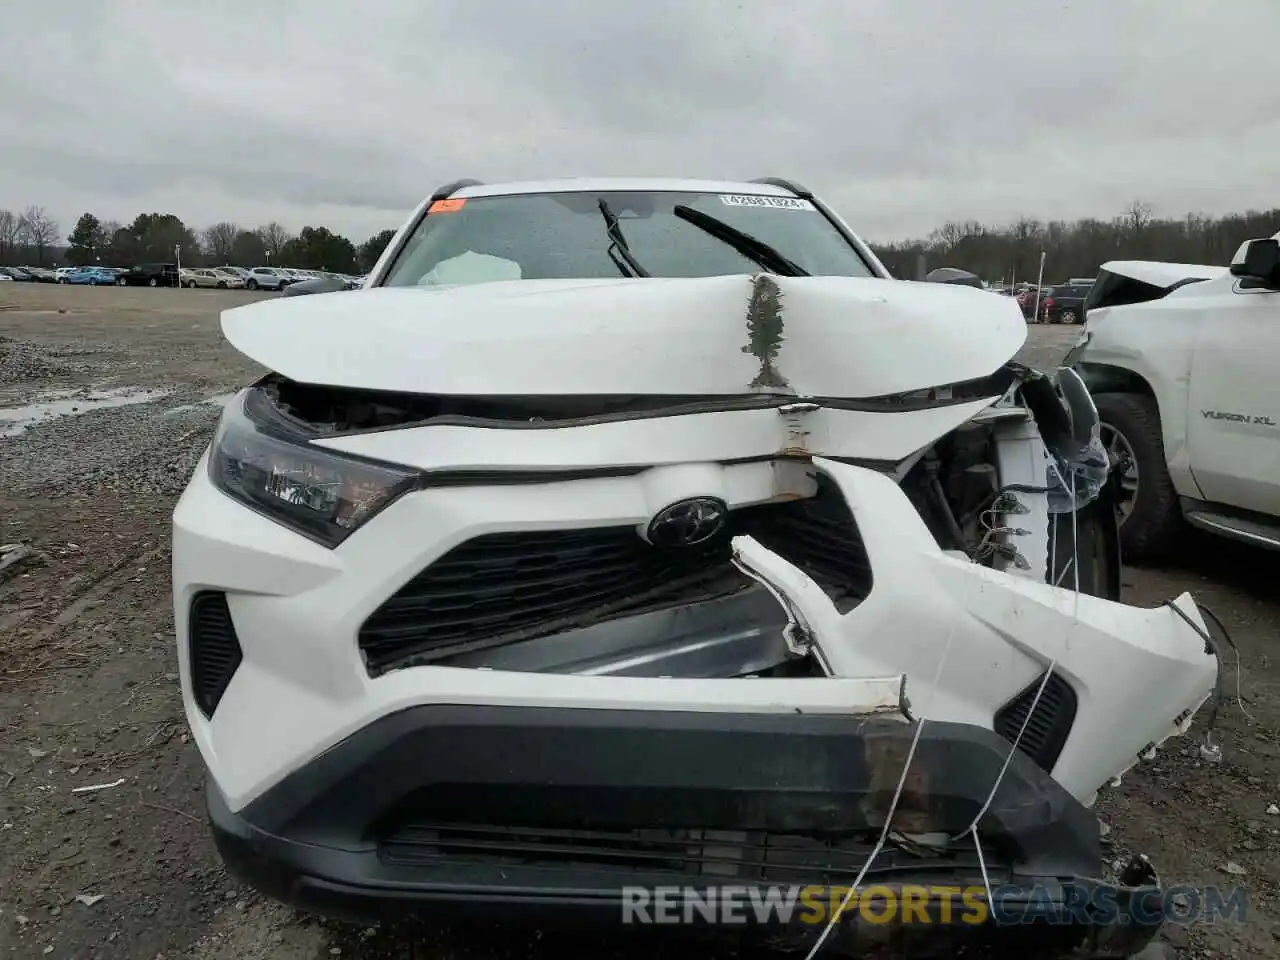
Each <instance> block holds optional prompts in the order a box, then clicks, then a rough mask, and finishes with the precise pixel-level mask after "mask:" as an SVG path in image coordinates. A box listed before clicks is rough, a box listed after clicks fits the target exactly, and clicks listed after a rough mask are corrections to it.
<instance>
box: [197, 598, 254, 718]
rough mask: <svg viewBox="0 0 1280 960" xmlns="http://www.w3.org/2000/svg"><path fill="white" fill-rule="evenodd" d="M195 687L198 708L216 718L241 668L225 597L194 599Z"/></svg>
mask: <svg viewBox="0 0 1280 960" xmlns="http://www.w3.org/2000/svg"><path fill="white" fill-rule="evenodd" d="M188 636H189V644H190V648H189V649H190V653H191V687H192V692H193V693H194V695H195V699H196V705H197V706H199V707H200V710H201V711H202V712H203V713H204V715H205V716H206V717H211V716H213V711H214V710H216V709H217V707H218V701H219V700H221V699H222V695H223V694H224V693H225V692H226V690H227V684H229V683H230V682H231V678H232V676H234V675H235V672H236V670H237V668H239V666H240V660H241V653H240V641H239V640H238V639H237V638H236V628H235V625H234V624H233V623H232V622H231V611H230V610H228V609H227V597H226V594H223V593H215V592H208V593H197V594H196V595H195V596H194V597H193V598H192V599H191V620H190V628H189V634H188Z"/></svg>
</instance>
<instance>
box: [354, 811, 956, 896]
mask: <svg viewBox="0 0 1280 960" xmlns="http://www.w3.org/2000/svg"><path fill="white" fill-rule="evenodd" d="M874 840H875V838H874V837H838V838H822V837H811V836H803V835H796V834H783V833H767V832H764V831H724V830H701V829H690V830H666V829H640V830H628V831H604V830H556V829H546V828H541V827H514V826H488V825H473V824H429V823H421V824H419V823H412V824H405V825H401V826H399V827H397V828H395V829H393V830H391V831H389V832H388V833H387V834H385V835H384V836H383V837H382V838H381V842H380V844H379V852H380V854H381V856H382V858H383V859H384V860H385V861H387V862H389V863H394V864H397V865H399V866H409V867H414V866H429V865H432V864H438V863H442V862H446V861H448V862H454V863H456V862H458V861H460V860H461V861H470V862H472V863H491V864H496V865H517V864H521V865H537V866H544V867H545V866H578V867H594V868H597V869H608V870H612V871H619V872H626V873H641V872H643V873H666V874H675V875H682V876H684V877H688V878H693V877H702V878H707V879H712V878H721V879H728V878H732V879H735V880H738V881H746V882H763V883H800V884H830V885H834V884H839V883H842V882H843V883H848V882H850V881H851V880H853V879H855V878H856V877H857V875H858V871H859V870H860V869H861V868H862V866H863V864H865V863H866V862H867V859H868V857H869V856H870V855H871V853H872V852H873V850H874V847H875V843H874ZM904 865H905V866H909V867H910V868H911V869H912V870H913V871H915V872H917V873H924V872H926V871H928V870H930V869H931V868H934V869H943V870H950V871H954V870H955V869H956V866H957V860H956V858H955V857H954V856H950V857H945V858H944V857H942V856H938V857H935V858H925V857H920V856H918V855H914V854H913V855H910V856H909V855H907V854H903V853H901V852H900V851H897V850H893V849H889V848H888V847H886V849H885V850H884V851H882V853H881V854H880V856H878V857H877V858H876V860H875V861H874V862H873V864H872V865H871V867H870V869H869V870H868V872H867V879H868V882H870V880H871V879H872V878H874V877H875V876H876V875H877V874H880V873H882V872H886V871H892V870H894V869H895V868H896V869H902V868H903V866H904Z"/></svg>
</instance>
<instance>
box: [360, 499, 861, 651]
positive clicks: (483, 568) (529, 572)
mask: <svg viewBox="0 0 1280 960" xmlns="http://www.w3.org/2000/svg"><path fill="white" fill-rule="evenodd" d="M744 533H745V534H750V535H752V536H754V537H755V538H756V539H757V540H759V541H760V542H761V543H762V544H764V545H765V546H767V547H769V548H770V549H771V550H774V551H776V552H777V553H778V554H780V555H781V556H783V557H785V558H786V559H787V560H789V561H791V562H792V563H794V564H796V565H797V566H799V567H800V568H801V569H803V570H804V571H805V572H806V573H808V574H809V575H810V576H811V577H813V579H814V580H815V581H817V582H818V583H819V584H821V585H822V587H823V588H824V589H825V590H826V591H827V592H828V594H830V595H831V596H832V598H833V599H834V600H835V601H836V602H837V603H839V604H841V605H842V606H844V607H848V606H851V605H852V604H853V603H855V602H856V601H858V600H860V599H861V598H862V597H865V596H866V594H867V592H868V591H869V590H870V586H871V573H870V569H869V567H868V564H867V558H866V553H865V551H864V550H863V547H862V541H861V539H860V538H859V537H858V531H857V528H856V527H855V526H854V523H853V517H852V516H851V515H850V513H849V509H848V507H847V506H846V505H845V503H844V501H843V500H842V499H840V497H839V496H838V494H836V493H835V492H834V491H829V490H827V489H825V488H824V489H822V490H820V491H819V495H818V496H817V497H814V498H811V499H807V500H800V501H795V502H792V503H785V504H771V505H768V506H763V507H752V508H748V509H744V510H738V511H735V512H734V513H733V514H732V515H731V521H730V523H729V525H728V527H727V529H726V530H725V531H724V532H723V533H722V534H721V535H720V536H718V537H716V538H715V539H714V540H712V541H710V542H708V543H707V544H705V545H702V546H698V547H693V548H687V547H686V548H682V549H672V550H667V549H662V548H659V547H654V546H651V545H649V544H648V543H646V542H645V541H644V540H642V539H641V538H640V537H639V536H638V535H637V533H636V531H635V529H634V528H633V527H630V526H627V527H606V528H600V529H591V530H547V531H527V532H520V533H497V534H489V535H486V536H482V537H477V538H476V539H474V540H469V541H467V542H466V543H462V544H459V545H458V546H457V547H455V548H453V549H452V550H450V551H449V552H448V553H446V554H445V555H444V556H442V557H440V558H439V559H438V560H437V561H436V562H435V563H433V564H431V566H429V567H428V568H427V569H425V570H423V571H422V572H421V573H419V574H418V575H417V576H416V577H414V578H413V579H412V580H411V581H409V583H407V584H406V585H405V586H404V587H403V588H401V589H400V590H399V591H398V592H397V593H396V594H395V595H394V596H393V597H391V598H390V599H389V600H387V601H386V602H385V603H384V604H383V605H382V606H381V607H379V608H378V610H376V611H375V612H374V613H373V614H372V615H371V616H370V617H369V619H368V620H366V621H365V624H364V626H363V627H362V628H361V631H360V647H361V649H362V650H363V651H364V653H365V655H366V658H367V661H368V665H369V669H370V671H371V672H372V673H375V674H376V673H379V672H381V671H382V670H385V669H387V668H389V667H391V666H394V665H397V664H398V663H402V662H404V661H405V660H406V658H411V657H441V656H445V655H448V654H454V653H457V652H460V651H461V650H465V649H469V648H471V647H473V646H475V645H477V644H487V643H493V642H504V641H512V640H518V639H528V638H531V637H534V636H542V635H546V634H550V633H555V632H559V631H563V630H568V629H573V628H575V627H579V626H585V625H587V624H590V623H594V622H597V621H600V620H603V619H607V618H609V617H611V616H620V615H624V614H627V613H633V612H637V611H639V610H641V609H651V608H654V607H660V606H664V605H672V604H678V603H688V602H693V601H695V600H698V599H705V598H707V597H709V596H719V595H724V594H726V593H730V592H733V591H736V590H741V589H743V588H745V587H746V586H747V585H748V584H749V581H747V580H746V579H745V578H744V577H742V575H741V574H740V573H738V571H737V570H736V569H735V568H734V567H733V565H732V563H731V560H730V549H729V542H730V540H731V539H732V537H734V536H736V535H738V534H744Z"/></svg>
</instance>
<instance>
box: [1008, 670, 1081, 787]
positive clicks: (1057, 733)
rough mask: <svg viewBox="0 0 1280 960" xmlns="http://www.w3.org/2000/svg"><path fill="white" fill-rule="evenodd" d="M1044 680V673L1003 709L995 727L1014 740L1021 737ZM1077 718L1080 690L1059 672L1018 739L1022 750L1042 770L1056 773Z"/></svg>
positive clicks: (1046, 685) (1051, 676) (1051, 677)
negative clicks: (1077, 696)
mask: <svg viewBox="0 0 1280 960" xmlns="http://www.w3.org/2000/svg"><path fill="white" fill-rule="evenodd" d="M1043 681H1044V675H1043V674H1041V675H1040V676H1039V677H1037V678H1036V681H1035V682H1034V683H1033V684H1031V686H1029V687H1027V689H1025V690H1023V691H1022V693H1020V694H1018V695H1017V696H1016V697H1014V698H1013V699H1012V700H1010V701H1009V702H1008V703H1007V704H1005V705H1004V706H1003V707H1001V708H1000V710H999V712H998V713H996V716H995V724H994V729H995V731H996V733H998V734H1000V736H1002V737H1004V738H1005V739H1006V740H1008V741H1009V742H1010V743H1013V742H1014V741H1015V740H1017V739H1018V731H1019V730H1021V729H1022V724H1023V721H1024V720H1026V717H1027V713H1028V711H1030V709H1031V704H1032V702H1033V701H1034V700H1035V698H1036V691H1037V690H1039V689H1040V684H1041V683H1042V682H1043ZM1075 719H1076V692H1075V691H1074V690H1073V689H1071V684H1069V683H1067V681H1066V680H1064V679H1062V677H1060V676H1058V675H1057V674H1056V673H1055V674H1051V675H1050V676H1049V681H1048V682H1047V683H1045V685H1044V693H1042V694H1040V702H1039V703H1036V709H1035V713H1033V714H1031V722H1030V723H1028V724H1027V730H1026V733H1024V734H1023V735H1022V740H1021V741H1019V742H1018V749H1019V750H1021V751H1022V752H1023V753H1025V754H1026V755H1027V756H1029V757H1030V758H1031V759H1032V760H1034V761H1035V762H1036V763H1037V764H1038V765H1039V766H1040V767H1041V768H1042V769H1044V770H1046V771H1049V772H1052V771H1053V765H1054V764H1055V763H1057V762H1058V756H1059V754H1061V753H1062V748H1063V747H1064V746H1066V743H1067V737H1068V736H1069V735H1070V733H1071V725H1072V724H1073V723H1075Z"/></svg>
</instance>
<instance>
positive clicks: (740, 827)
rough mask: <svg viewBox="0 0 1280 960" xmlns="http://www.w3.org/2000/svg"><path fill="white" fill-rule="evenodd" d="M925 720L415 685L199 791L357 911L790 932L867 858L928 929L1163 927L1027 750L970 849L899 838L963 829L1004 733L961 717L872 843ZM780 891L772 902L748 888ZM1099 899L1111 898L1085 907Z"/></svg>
mask: <svg viewBox="0 0 1280 960" xmlns="http://www.w3.org/2000/svg"><path fill="white" fill-rule="evenodd" d="M916 734H917V730H916V725H915V724H913V723H910V722H907V721H906V720H905V719H904V718H903V716H902V715H901V714H900V713H898V712H897V711H889V712H885V711H883V710H876V711H874V712H872V713H869V714H863V715H860V716H821V715H810V714H805V713H801V712H795V713H786V714H776V715H747V714H741V713H732V714H730V713H706V712H691V711H669V712H662V713H658V714H655V713H654V712H652V711H647V710H645V711H635V710H620V709H618V710H560V711H551V710H544V709H537V708H527V707H476V706H462V705H458V706H444V705H437V706H421V707H416V708H414V709H411V710H406V711H402V712H400V713H397V714H395V715H393V716H388V717H385V718H383V719H382V720H380V721H378V722H376V723H374V724H372V725H370V726H369V727H367V728H366V729H364V730H362V731H361V732H360V733H359V734H357V735H355V736H353V737H351V738H349V739H347V740H345V741H344V742H343V743H341V744H339V745H337V746H336V747H335V748H334V749H333V750H331V751H329V752H328V753H327V754H326V755H325V756H324V757H323V758H321V759H320V760H318V761H316V762H315V763H313V764H311V765H309V766H308V767H306V768H304V769H302V770H299V771H297V772H295V773H293V774H291V775H290V776H289V777H287V778H286V779H285V780H284V781H282V782H281V783H280V784H278V785H277V786H276V787H274V788H273V789H271V790H270V791H268V792H267V793H266V794H264V795H263V796H262V797H260V798H258V799H257V800H255V801H254V802H253V803H252V804H250V805H249V806H248V807H247V808H245V809H243V810H241V811H239V812H237V813H233V812H232V811H231V810H230V808H229V807H228V805H227V803H226V800H225V798H224V797H223V796H222V794H221V793H220V791H219V790H218V788H217V785H216V784H215V783H211V784H210V788H209V813H210V818H211V821H212V824H213V828H214V834H215V838H216V841H217V845H218V849H219V851H220V853H221V854H222V856H223V858H224V860H225V861H226V863H227V865H228V866H229V868H230V869H231V870H232V872H233V873H235V874H236V875H238V876H240V877H242V878H243V879H245V880H247V881H248V882H250V883H252V884H253V885H254V886H256V887H258V888H259V889H261V890H263V891H265V892H266V893H268V894H270V895H272V896H274V897H275V898H277V899H280V900H283V901H285V902H288V903H292V904H294V905H296V906H299V907H301V908H304V909H308V910H314V911H317V912H319V913H323V914H326V915H330V916H336V917H340V918H346V919H350V920H357V921H368V920H371V919H373V920H376V919H392V918H397V917H401V916H403V915H405V914H406V913H415V914H417V913H433V912H435V913H447V914H448V915H449V916H451V917H459V916H463V915H468V914H469V915H471V916H473V917H476V918H478V919H491V918H494V917H497V916H501V917H503V918H512V917H516V918H518V917H521V916H525V917H528V918H529V919H531V920H534V921H536V922H537V923H538V924H539V925H547V924H553V923H554V922H555V920H556V918H557V917H563V918H564V919H566V920H572V921H573V922H574V923H578V922H582V921H583V920H588V921H590V920H596V921H599V922H602V923H605V924H614V925H617V924H623V923H637V924H645V923H650V924H658V925H661V924H663V923H668V924H670V923H674V924H675V925H677V926H686V924H685V923H684V919H685V918H684V916H683V914H682V911H681V909H680V908H679V907H677V908H676V911H675V914H674V919H673V915H672V914H670V911H669V910H668V911H667V912H666V913H663V912H661V911H660V912H659V914H658V915H655V914H654V913H653V912H652V911H651V909H650V908H651V906H652V904H653V903H654V902H655V899H654V898H658V899H659V900H661V901H663V902H677V903H679V902H682V901H684V900H688V901H689V902H694V901H697V902H702V903H706V902H715V901H716V899H717V898H725V897H729V896H733V897H735V898H736V899H737V900H738V902H739V909H738V910H737V911H736V912H734V913H730V912H720V913H717V912H716V911H714V910H713V911H712V912H711V914H708V913H707V912H706V910H705V909H704V910H702V911H701V912H698V913H697V914H696V915H693V914H691V915H690V916H689V917H688V919H689V922H690V923H691V924H695V925H696V924H705V923H708V922H709V923H712V924H718V925H733V924H735V923H738V924H741V923H749V924H752V925H754V926H757V927H760V928H761V930H762V932H764V933H766V934H767V935H770V936H774V937H785V938H789V939H791V940H792V942H793V943H795V944H797V945H803V944H805V943H809V942H812V940H813V939H814V938H815V937H816V936H817V935H819V933H820V932H821V927H822V925H823V924H824V923H828V922H830V919H831V916H832V906H833V904H832V898H833V897H835V900H836V903H837V904H838V903H839V901H840V899H841V897H842V894H840V893H839V891H841V890H843V889H847V888H848V886H849V885H850V884H852V883H853V882H854V880H855V879H856V878H857V877H858V876H859V874H860V871H862V870H863V867H864V865H866V869H865V874H864V880H863V888H864V890H866V891H867V893H868V895H869V896H870V895H877V896H880V897H882V898H887V899H888V900H891V901H896V902H899V903H905V902H906V901H907V900H908V899H911V900H913V901H915V902H917V903H918V904H923V908H924V910H925V913H926V915H923V916H922V915H919V914H917V915H915V916H913V917H912V918H910V919H911V920H912V921H913V922H914V925H915V926H917V927H921V926H922V927H923V933H924V935H931V936H933V937H937V936H938V929H937V928H938V927H939V926H946V927H947V933H946V936H947V937H956V938H959V937H961V936H963V937H968V938H981V937H984V936H987V935H989V934H990V933H991V932H992V928H998V933H999V935H1000V936H1001V938H1003V939H1004V941H1005V942H1006V943H1007V941H1008V940H1009V939H1012V938H1018V937H1022V938H1029V939H1032V940H1035V939H1039V940H1043V939H1044V938H1046V937H1048V938H1051V939H1053V940H1054V942H1060V943H1064V944H1074V943H1078V942H1080V941H1081V940H1082V939H1084V938H1092V939H1093V940H1094V941H1097V942H1101V941H1102V940H1105V939H1106V938H1108V937H1113V936H1114V935H1115V933H1114V931H1117V930H1120V929H1122V928H1123V929H1124V931H1125V934H1124V935H1125V937H1126V944H1127V945H1129V946H1132V944H1133V943H1134V942H1135V941H1138V942H1140V941H1141V940H1142V939H1144V938H1146V937H1148V936H1150V934H1151V933H1153V932H1154V930H1155V929H1156V927H1157V926H1158V923H1159V919H1160V916H1158V912H1159V911H1158V910H1157V909H1156V905H1158V901H1159V893H1158V889H1157V888H1156V886H1155V885H1154V882H1153V880H1154V878H1152V877H1130V878H1129V879H1130V880H1132V881H1134V882H1130V883H1128V884H1124V885H1121V886H1115V885H1111V886H1107V885H1104V884H1102V883H1101V882H1100V881H1098V880H1096V879H1094V877H1095V876H1096V872H1097V869H1096V868H1097V867H1098V865H1099V863H1100V862H1101V847H1100V838H1099V829H1098V822H1097V820H1096V818H1094V817H1093V816H1092V815H1091V813H1090V812H1089V811H1088V810H1087V809H1086V808H1085V807H1084V806H1083V805H1082V804H1080V803H1079V801H1077V800H1076V799H1075V798H1074V797H1072V796H1071V795H1070V794H1069V793H1067V792H1066V791H1065V790H1063V789H1062V787H1061V786H1059V785H1058V784H1057V783H1055V782H1054V780H1053V778H1052V777H1050V776H1049V775H1048V774H1047V773H1046V772H1045V771H1043V770H1042V769H1040V768H1039V767H1038V766H1036V765H1035V763H1034V762H1032V761H1031V760H1030V759H1029V758H1027V757H1025V756H1022V755H1020V754H1019V755H1015V756H1014V757H1013V758H1012V760H1011V762H1010V763H1009V766H1008V769H1007V770H1006V771H1005V772H1004V774H1003V776H1002V777H1001V787H1000V790H999V791H998V793H997V795H996V796H995V798H994V799H993V800H992V802H991V803H990V805H989V807H988V809H987V812H986V814H985V815H984V816H983V818H982V833H981V835H982V844H983V849H982V862H980V861H979V857H978V851H977V849H976V848H975V845H974V841H973V839H972V837H970V838H967V839H966V840H963V841H960V842H957V843H953V844H950V845H945V846H942V847H937V848H925V847H920V846H915V845H913V844H912V843H911V842H910V841H908V840H907V839H905V836H906V835H907V834H910V835H913V836H915V835H929V834H941V835H954V834H958V833H961V832H962V831H963V829H964V827H965V826H966V825H967V824H968V823H969V822H970V821H971V820H972V819H973V818H974V817H975V816H977V814H978V812H979V811H980V810H981V809H982V807H983V805H984V804H985V803H986V802H987V799H988V794H989V792H990V790H991V785H992V784H993V783H994V782H995V780H996V778H997V776H999V775H1000V772H1001V769H1002V767H1003V765H1004V763H1005V758H1006V755H1007V753H1008V744H1007V743H1006V742H1005V741H1003V740H1002V739H1001V738H1000V737H999V736H998V735H996V734H994V733H992V732H991V731H989V730H984V729H982V728H980V727H976V726H973V725H966V724H956V723H947V722H930V723H927V724H926V725H925V726H924V728H923V729H921V730H920V731H919V740H918V743H917V744H916V746H915V754H914V759H913V761H912V771H913V772H912V775H911V777H910V778H909V779H908V782H907V785H906V788H905V789H904V791H903V792H902V795H901V796H900V798H899V799H898V801H897V805H896V810H897V812H896V815H895V825H896V826H897V830H895V831H894V833H893V834H892V835H893V837H894V838H895V842H893V843H891V844H888V845H886V846H885V847H884V849H883V850H881V851H880V852H879V853H878V854H875V855H874V856H873V853H874V845H875V839H876V837H877V836H878V835H879V833H880V831H881V829H882V827H883V822H884V818H885V816H886V814H887V813H888V811H889V809H890V806H891V805H892V804H893V802H894V793H895V788H896V785H897V783H898V779H899V773H900V771H901V769H902V766H903V764H904V762H905V761H906V759H907V755H908V753H909V752H910V751H911V750H912V743H913V739H914V738H915V737H916ZM984 864H985V875H984V869H983V865H984ZM1104 888H1105V889H1106V890H1107V891H1108V892H1107V893H1106V895H1105V896H1103V895H1102V894H1100V893H1097V891H1100V890H1103V889H1104ZM987 890H990V891H992V893H993V896H994V900H993V901H992V902H988V899H987V895H986V891H987ZM771 891H772V892H771ZM790 891H796V892H795V893H790ZM876 891H879V893H878V894H876ZM1091 891H1094V892H1091ZM789 896H790V897H792V898H793V902H792V907H791V909H785V908H783V907H782V906H781V905H782V904H783V903H785V902H786V901H787V898H788V897H789ZM1153 897H1154V898H1155V901H1153V900H1152V898H1153ZM772 898H781V899H780V900H778V901H777V903H778V906H779V909H778V910H776V911H772V912H770V911H768V910H766V911H765V912H761V911H760V910H759V909H758V908H757V909H755V910H752V909H751V908H746V909H745V910H744V909H742V904H743V903H752V902H754V903H757V904H760V903H769V902H771V899H772ZM1108 898H1109V899H1108ZM944 901H945V902H946V904H947V906H946V910H945V911H944V910H943V903H944ZM1104 902H1106V903H1110V904H1112V908H1111V909H1110V911H1109V912H1107V911H1101V912H1099V911H1098V910H1097V905H1098V904H1102V903H1104ZM646 904H648V905H649V906H648V907H646V906H645V905H646ZM953 906H954V911H953V910H952V907H953ZM1139 907H1140V908H1141V909H1138V908H1139ZM847 917H848V920H849V922H847V923H846V922H843V921H842V922H841V923H840V931H839V935H838V937H837V941H838V942H842V943H845V944H846V945H848V944H851V943H853V942H857V941H861V940H864V939H868V938H870V939H874V938H876V937H879V936H883V935H885V929H886V927H885V925H884V924H883V923H882V922H881V921H882V920H883V919H884V907H883V906H874V907H873V906H871V905H870V904H868V907H867V908H866V909H858V908H856V907H855V909H854V910H852V911H851V912H849V913H848V914H847ZM922 920H923V924H921V921H922ZM912 925H913V924H912V923H908V924H907V926H912ZM919 932H920V931H917V933H919Z"/></svg>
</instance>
